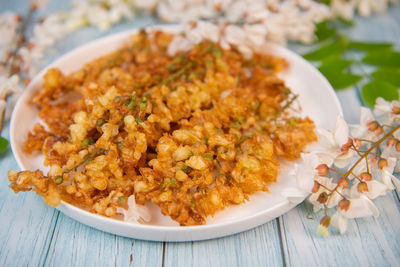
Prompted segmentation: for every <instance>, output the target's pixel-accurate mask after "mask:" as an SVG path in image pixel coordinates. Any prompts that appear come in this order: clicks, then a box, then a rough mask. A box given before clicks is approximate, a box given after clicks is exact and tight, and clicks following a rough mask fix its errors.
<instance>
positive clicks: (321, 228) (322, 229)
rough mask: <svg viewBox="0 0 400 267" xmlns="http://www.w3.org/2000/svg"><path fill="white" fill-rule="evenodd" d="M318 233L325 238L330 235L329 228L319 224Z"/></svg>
mask: <svg viewBox="0 0 400 267" xmlns="http://www.w3.org/2000/svg"><path fill="white" fill-rule="evenodd" d="M317 233H318V234H319V235H321V236H323V237H327V236H328V235H329V230H328V227H326V226H323V225H322V224H318V227H317Z"/></svg>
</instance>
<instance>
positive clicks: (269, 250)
mask: <svg viewBox="0 0 400 267" xmlns="http://www.w3.org/2000/svg"><path fill="white" fill-rule="evenodd" d="M27 2H28V1H8V0H1V1H0V11H1V12H4V11H5V10H11V11H14V12H19V13H21V14H24V13H26V12H27V10H28V4H27ZM68 6H69V3H67V2H66V1H55V0H54V1H50V4H49V5H48V6H47V7H46V8H45V9H44V10H41V11H40V12H39V14H37V15H36V16H35V17H34V19H37V18H39V17H41V16H43V15H45V14H48V13H50V12H53V11H54V10H58V9H66V8H68ZM356 21H357V26H356V27H355V28H353V29H351V35H352V36H353V37H354V38H359V39H363V40H380V41H383V40H386V41H391V42H395V43H396V45H397V47H400V7H399V6H397V7H394V8H391V9H390V10H389V12H388V13H385V14H380V15H374V16H373V17H371V18H368V19H365V18H357V20H356ZM154 23H157V20H156V19H154V18H152V17H150V16H142V17H138V18H137V19H136V20H135V21H133V22H123V23H121V24H119V25H117V26H115V27H113V28H112V29H111V30H110V31H107V32H99V31H98V30H97V29H95V28H85V29H82V30H79V31H77V32H75V33H73V34H71V35H69V36H68V37H67V38H66V39H64V40H63V41H61V42H59V43H57V45H56V46H55V49H54V52H52V53H51V54H50V55H49V56H48V57H47V59H48V60H49V61H51V60H53V59H54V58H56V57H58V56H59V55H61V54H64V53H65V52H67V51H70V50H72V49H74V48H75V47H77V46H79V45H81V44H83V43H86V42H88V41H90V40H93V39H96V38H99V37H101V36H104V35H108V34H112V33H115V32H119V31H123V30H126V29H131V28H138V27H142V26H146V25H149V24H154ZM0 38H1V36H0ZM290 48H292V49H293V50H295V51H297V52H300V53H301V52H303V51H305V49H306V48H305V47H304V46H301V45H291V46H290ZM358 92H359V91H358V88H353V89H350V90H345V91H341V92H338V97H339V99H340V101H341V104H342V106H343V110H344V115H345V119H346V120H347V122H349V123H356V122H358V118H359V107H360V105H361V104H362V103H361V101H360V99H359V93H358ZM2 136H4V137H6V138H8V137H9V128H8V124H6V126H5V128H4V130H3V132H2ZM9 169H18V166H17V163H16V162H15V160H14V157H13V155H12V152H11V150H10V149H9V150H8V151H7V152H6V153H3V154H1V155H0V170H1V180H0V266H38V265H40V266H43V265H46V266H282V265H283V266H285V265H289V266H400V201H399V197H398V194H397V193H396V192H394V193H390V194H388V195H386V196H384V197H381V198H380V199H378V200H377V201H376V204H377V206H378V208H379V209H380V211H381V216H380V217H379V218H378V219H376V220H375V219H373V218H365V219H357V220H353V221H350V222H349V227H348V231H347V233H346V234H344V235H339V234H334V235H331V236H330V237H329V238H323V237H321V236H318V235H317V233H316V227H317V225H318V223H319V217H317V216H315V215H314V214H313V213H312V210H311V207H310V206H309V205H307V204H305V203H303V204H301V205H300V206H298V207H297V208H295V209H293V210H291V211H290V212H288V213H287V214H285V215H283V216H281V217H279V218H277V219H275V220H273V221H270V222H268V223H266V224H264V225H262V226H260V227H257V228H255V229H252V230H249V231H246V232H243V233H239V234H236V235H233V236H228V237H224V238H219V239H215V240H209V241H201V242H185V243H163V242H148V241H141V240H134V239H129V238H124V237H119V236H115V235H112V234H108V233H104V232H101V231H98V230H95V229H92V228H90V227H88V226H86V225H83V224H80V223H78V222H76V221H74V220H72V219H70V218H69V217H66V216H65V215H63V214H62V213H60V212H59V211H57V210H55V209H53V208H51V207H48V206H46V205H45V204H44V203H43V201H42V199H41V198H40V197H38V196H37V195H36V194H34V193H25V194H19V195H15V194H14V193H13V192H12V190H11V189H9V188H8V180H7V171H8V170H9Z"/></svg>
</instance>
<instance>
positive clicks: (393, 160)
mask: <svg viewBox="0 0 400 267" xmlns="http://www.w3.org/2000/svg"><path fill="white" fill-rule="evenodd" d="M387 161H388V166H387V167H386V168H385V171H387V172H388V173H390V174H392V173H393V171H394V167H396V163H397V159H396V158H392V157H390V158H388V159H387Z"/></svg>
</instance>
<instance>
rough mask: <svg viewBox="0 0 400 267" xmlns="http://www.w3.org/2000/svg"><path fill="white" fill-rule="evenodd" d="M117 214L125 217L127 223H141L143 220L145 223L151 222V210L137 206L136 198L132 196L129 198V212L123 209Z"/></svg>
mask: <svg viewBox="0 0 400 267" xmlns="http://www.w3.org/2000/svg"><path fill="white" fill-rule="evenodd" d="M117 212H118V213H121V214H123V215H124V221H127V222H136V223H137V222H139V221H140V219H142V220H143V221H145V222H149V221H150V219H151V216H150V213H149V210H148V209H147V207H146V206H143V205H137V204H136V201H135V196H134V195H131V196H130V197H129V198H128V210H125V209H123V208H117Z"/></svg>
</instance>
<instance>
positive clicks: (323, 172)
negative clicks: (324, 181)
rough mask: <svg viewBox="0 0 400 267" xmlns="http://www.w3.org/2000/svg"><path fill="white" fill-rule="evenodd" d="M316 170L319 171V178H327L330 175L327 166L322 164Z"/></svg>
mask: <svg viewBox="0 0 400 267" xmlns="http://www.w3.org/2000/svg"><path fill="white" fill-rule="evenodd" d="M315 169H316V170H317V171H318V175H319V176H327V175H328V173H329V168H328V165H326V164H320V165H318V166H317V168H315Z"/></svg>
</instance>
